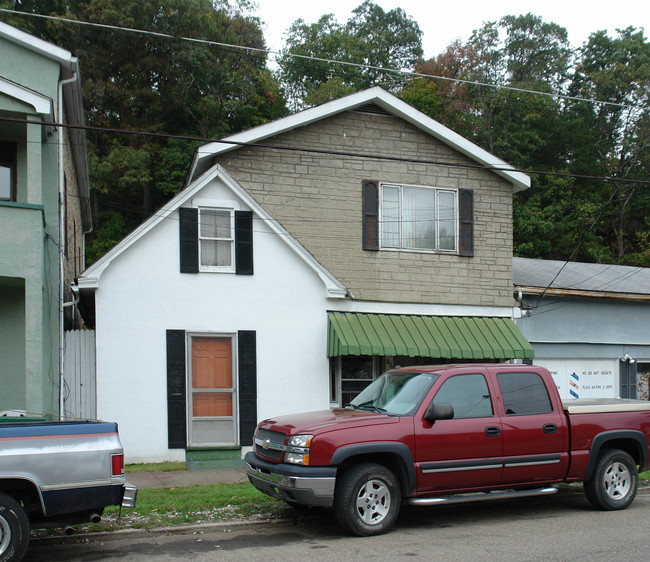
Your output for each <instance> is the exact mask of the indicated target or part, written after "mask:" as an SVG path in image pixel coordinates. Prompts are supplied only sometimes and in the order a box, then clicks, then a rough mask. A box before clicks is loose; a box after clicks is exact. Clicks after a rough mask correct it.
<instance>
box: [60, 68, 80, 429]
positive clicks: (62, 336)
mask: <svg viewBox="0 0 650 562" xmlns="http://www.w3.org/2000/svg"><path fill="white" fill-rule="evenodd" d="M76 80H77V72H76V71H73V73H72V77H71V78H66V79H63V80H59V85H58V100H57V105H58V107H57V113H58V115H57V119H58V121H59V123H63V86H65V85H66V84H71V83H72V82H76ZM64 211H65V170H64V168H63V127H59V268H60V272H59V273H60V280H61V281H60V283H59V303H60V305H59V419H63V414H64V411H63V402H64V393H63V383H64V381H63V368H64V358H63V356H64V351H65V331H64V322H63V312H64V309H65V307H66V306H69V305H71V304H74V303H75V301H73V302H72V303H64V302H63V300H64V298H65V294H64V289H65V287H64V281H65V260H64V257H65V256H64V252H65V244H66V240H65V224H64V220H65V213H64Z"/></svg>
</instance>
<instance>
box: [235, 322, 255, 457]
mask: <svg viewBox="0 0 650 562" xmlns="http://www.w3.org/2000/svg"><path fill="white" fill-rule="evenodd" d="M237 358H238V363H239V365H238V367H239V369H238V371H239V444H240V445H244V446H246V445H252V444H253V435H254V433H255V426H256V425H257V337H256V333H255V331H254V330H242V331H240V332H239V333H238V334H237Z"/></svg>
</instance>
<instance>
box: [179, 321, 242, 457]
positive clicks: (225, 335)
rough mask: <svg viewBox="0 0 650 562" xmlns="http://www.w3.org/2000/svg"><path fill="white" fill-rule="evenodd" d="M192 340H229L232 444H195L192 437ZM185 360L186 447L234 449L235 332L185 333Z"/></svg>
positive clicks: (236, 440)
mask: <svg viewBox="0 0 650 562" xmlns="http://www.w3.org/2000/svg"><path fill="white" fill-rule="evenodd" d="M194 338H214V339H228V340H230V351H231V369H232V426H233V428H232V429H233V434H232V435H233V442H232V443H219V442H214V443H199V444H197V443H195V442H194V441H193V437H192V427H193V422H194V419H195V418H194V417H193V416H192V405H193V400H192V398H193V390H192V367H193V362H192V343H193V342H192V340H193V339H194ZM186 349H187V358H186V365H187V369H186V377H187V380H186V385H187V386H186V388H187V402H186V415H187V422H188V423H187V447H188V448H192V447H236V446H237V443H239V387H238V382H239V373H238V368H237V366H238V365H239V362H238V359H237V333H235V332H187V346H186ZM200 419H202V420H211V419H214V420H218V419H224V418H220V417H215V418H200Z"/></svg>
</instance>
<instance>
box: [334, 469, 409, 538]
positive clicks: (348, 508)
mask: <svg viewBox="0 0 650 562" xmlns="http://www.w3.org/2000/svg"><path fill="white" fill-rule="evenodd" d="M401 496H402V495H401V492H400V488H399V483H398V482H397V479H396V478H395V475H394V474H393V473H392V472H391V471H390V470H388V469H387V468H386V467H385V466H383V465H380V464H374V463H363V464H358V465H356V466H353V467H352V468H350V469H349V470H347V471H346V472H345V473H344V474H343V476H342V477H341V481H340V482H339V483H338V485H337V487H336V492H335V494H334V514H335V516H336V519H337V521H338V522H339V524H340V525H341V526H342V527H343V528H344V529H346V530H347V531H349V532H351V533H352V534H355V535H357V536H360V537H366V536H370V535H380V534H382V533H385V532H386V531H388V529H390V528H391V527H392V525H393V523H394V522H395V519H396V518H397V514H398V513H399V510H400V504H401V501H402V497H401Z"/></svg>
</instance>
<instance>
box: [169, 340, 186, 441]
mask: <svg viewBox="0 0 650 562" xmlns="http://www.w3.org/2000/svg"><path fill="white" fill-rule="evenodd" d="M186 412H187V400H186V393H185V332H184V331H183V330H167V440H168V445H169V448H170V449H185V448H186V447H187V413H186Z"/></svg>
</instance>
